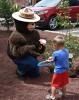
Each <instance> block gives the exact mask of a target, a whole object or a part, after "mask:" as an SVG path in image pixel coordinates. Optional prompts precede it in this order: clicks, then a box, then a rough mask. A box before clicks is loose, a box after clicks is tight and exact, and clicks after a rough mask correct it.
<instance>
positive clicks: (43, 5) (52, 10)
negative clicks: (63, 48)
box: [32, 0, 79, 30]
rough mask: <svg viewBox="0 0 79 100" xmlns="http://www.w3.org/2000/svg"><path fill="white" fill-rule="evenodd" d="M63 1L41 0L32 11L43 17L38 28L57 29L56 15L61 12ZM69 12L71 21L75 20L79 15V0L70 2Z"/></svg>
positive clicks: (70, 0)
mask: <svg viewBox="0 0 79 100" xmlns="http://www.w3.org/2000/svg"><path fill="white" fill-rule="evenodd" d="M61 2H62V0H41V1H39V2H38V3H36V4H35V5H34V6H33V7H32V9H33V10H34V12H35V13H36V14H38V15H39V16H40V17H41V20H40V21H39V22H38V23H37V24H38V26H42V27H43V26H44V27H47V26H48V27H49V28H50V29H51V30H53V29H55V28H56V27H57V20H56V15H57V13H58V12H60V8H59V5H60V3H61ZM69 11H70V17H71V19H73V20H75V19H76V18H77V14H78V13H79V0H69Z"/></svg>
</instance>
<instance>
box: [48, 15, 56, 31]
mask: <svg viewBox="0 0 79 100" xmlns="http://www.w3.org/2000/svg"><path fill="white" fill-rule="evenodd" d="M48 27H49V29H50V30H54V29H56V28H57V20H56V17H53V16H52V17H51V18H50V19H49V22H48Z"/></svg>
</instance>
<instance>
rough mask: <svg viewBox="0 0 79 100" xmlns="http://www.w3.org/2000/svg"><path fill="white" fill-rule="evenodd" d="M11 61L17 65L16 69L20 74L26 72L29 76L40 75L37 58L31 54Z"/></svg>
mask: <svg viewBox="0 0 79 100" xmlns="http://www.w3.org/2000/svg"><path fill="white" fill-rule="evenodd" d="M13 61H14V62H15V64H16V65H17V71H18V72H19V74H20V75H25V74H26V75H27V74H28V75H29V76H30V77H38V76H39V75H40V73H39V67H38V66H37V64H38V60H37V59H36V58H34V57H33V56H31V55H28V56H25V57H23V58H18V59H14V60H13Z"/></svg>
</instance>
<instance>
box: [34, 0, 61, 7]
mask: <svg viewBox="0 0 79 100" xmlns="http://www.w3.org/2000/svg"><path fill="white" fill-rule="evenodd" d="M60 1H61V0H41V1H39V2H38V3H36V4H35V5H34V7H54V6H56V5H57V4H58V3H59V2H60Z"/></svg>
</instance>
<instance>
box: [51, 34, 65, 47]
mask: <svg viewBox="0 0 79 100" xmlns="http://www.w3.org/2000/svg"><path fill="white" fill-rule="evenodd" d="M53 42H54V43H57V44H58V45H64V42H65V39H64V37H63V36H59V35H58V36H56V37H55V38H54V39H53Z"/></svg>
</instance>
